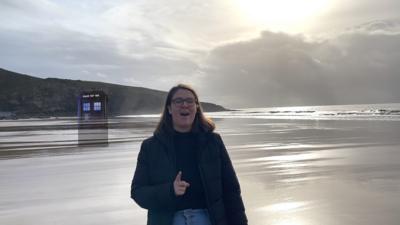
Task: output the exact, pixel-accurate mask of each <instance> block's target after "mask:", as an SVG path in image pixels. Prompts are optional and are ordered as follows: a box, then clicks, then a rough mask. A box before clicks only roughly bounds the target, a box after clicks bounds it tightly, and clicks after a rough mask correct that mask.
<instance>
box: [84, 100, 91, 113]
mask: <svg viewBox="0 0 400 225" xmlns="http://www.w3.org/2000/svg"><path fill="white" fill-rule="evenodd" d="M83 111H84V112H89V111H90V102H85V103H83Z"/></svg>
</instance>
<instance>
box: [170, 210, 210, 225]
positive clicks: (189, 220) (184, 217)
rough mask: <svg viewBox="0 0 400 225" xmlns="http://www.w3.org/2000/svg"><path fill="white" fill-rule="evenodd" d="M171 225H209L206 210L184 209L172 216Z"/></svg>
mask: <svg viewBox="0 0 400 225" xmlns="http://www.w3.org/2000/svg"><path fill="white" fill-rule="evenodd" d="M172 225H211V221H210V217H209V215H208V211H207V210H206V209H184V210H181V211H178V212H176V213H175V215H174V220H173V222H172Z"/></svg>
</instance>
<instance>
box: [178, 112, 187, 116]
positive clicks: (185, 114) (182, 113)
mask: <svg viewBox="0 0 400 225" xmlns="http://www.w3.org/2000/svg"><path fill="white" fill-rule="evenodd" d="M179 115H181V116H189V115H190V113H188V112H181V113H179Z"/></svg>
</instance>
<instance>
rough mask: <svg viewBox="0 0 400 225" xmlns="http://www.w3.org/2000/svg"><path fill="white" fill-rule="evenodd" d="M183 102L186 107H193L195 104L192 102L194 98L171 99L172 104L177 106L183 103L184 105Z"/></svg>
mask: <svg viewBox="0 0 400 225" xmlns="http://www.w3.org/2000/svg"><path fill="white" fill-rule="evenodd" d="M185 102H186V104H187V105H188V106H193V105H194V104H195V103H197V102H196V101H195V100H194V98H175V99H172V103H174V104H175V105H177V106H182V105H183V103H185Z"/></svg>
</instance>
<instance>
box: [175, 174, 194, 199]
mask: <svg viewBox="0 0 400 225" xmlns="http://www.w3.org/2000/svg"><path fill="white" fill-rule="evenodd" d="M181 178H182V172H181V171H179V172H178V175H176V178H175V181H174V191H175V195H176V196H181V195H184V194H185V192H186V188H188V187H189V186H190V184H189V183H188V182H186V181H183V180H181Z"/></svg>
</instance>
